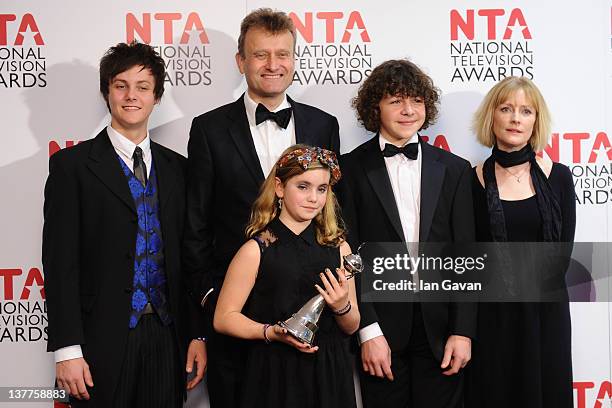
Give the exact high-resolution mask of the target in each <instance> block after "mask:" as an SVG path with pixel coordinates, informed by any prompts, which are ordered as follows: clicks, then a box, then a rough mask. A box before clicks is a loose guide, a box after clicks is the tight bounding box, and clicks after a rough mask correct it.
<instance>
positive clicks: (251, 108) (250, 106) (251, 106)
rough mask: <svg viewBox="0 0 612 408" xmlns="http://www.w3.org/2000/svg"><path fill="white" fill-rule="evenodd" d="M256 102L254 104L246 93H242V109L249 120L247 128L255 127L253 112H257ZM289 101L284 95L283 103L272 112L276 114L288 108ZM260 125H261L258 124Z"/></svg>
mask: <svg viewBox="0 0 612 408" xmlns="http://www.w3.org/2000/svg"><path fill="white" fill-rule="evenodd" d="M257 105H259V104H258V103H257V102H255V101H254V100H253V99H252V98H251V97H250V96H249V93H248V92H245V93H244V107H245V109H246V114H247V119H248V120H249V126H251V127H253V126H257V125H256V124H255V110H257ZM290 107H291V105H290V104H289V100H288V99H287V94H285V95H284V98H283V101H282V102H281V104H280V105H278V106H277V107H276V109H274V110H273V111H272V112H278V111H279V110H281V109H286V108H290ZM260 125H261V123H260Z"/></svg>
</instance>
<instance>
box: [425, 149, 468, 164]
mask: <svg viewBox="0 0 612 408" xmlns="http://www.w3.org/2000/svg"><path fill="white" fill-rule="evenodd" d="M429 146H430V147H431V148H432V149H436V150H437V151H438V154H439V155H440V159H441V160H442V161H444V162H445V163H447V164H450V165H453V166H457V167H466V166H467V167H470V168H471V167H472V165H471V164H470V162H469V161H467V160H466V159H464V158H463V157H461V156H458V155H456V154H455V153H451V152H449V151H448V150H444V149H442V148H440V147H435V146H431V145H429Z"/></svg>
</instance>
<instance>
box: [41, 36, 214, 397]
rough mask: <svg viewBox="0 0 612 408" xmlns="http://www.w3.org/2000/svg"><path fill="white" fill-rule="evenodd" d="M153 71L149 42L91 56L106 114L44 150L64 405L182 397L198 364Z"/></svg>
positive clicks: (52, 345)
mask: <svg viewBox="0 0 612 408" xmlns="http://www.w3.org/2000/svg"><path fill="white" fill-rule="evenodd" d="M164 75H165V68H164V61H163V59H162V58H161V57H160V56H159V55H158V54H157V53H156V52H155V51H154V50H153V48H151V47H150V46H148V45H145V44H138V43H135V42H134V43H131V44H129V45H128V44H124V43H121V44H118V45H117V46H115V47H111V48H110V49H109V50H108V51H107V53H106V54H105V55H104V57H103V58H102V60H101V61H100V91H101V93H102V96H103V97H104V99H105V101H106V105H107V107H108V108H109V111H110V114H111V123H110V125H109V126H107V127H106V128H105V129H103V130H102V131H101V132H100V133H99V134H98V135H97V136H96V137H95V138H94V139H92V140H88V141H86V142H83V143H80V144H78V145H76V146H74V147H71V148H68V149H64V150H61V151H59V152H57V153H56V154H54V155H53V156H52V157H51V158H50V160H49V177H48V179H47V183H46V186H45V204H44V216H45V222H44V228H43V248H42V258H43V267H44V272H45V293H46V296H47V308H48V317H49V328H48V329H49V332H48V335H49V336H48V344H47V349H48V351H53V352H54V355H55V361H56V379H57V384H58V386H59V387H61V388H63V389H65V390H66V391H68V392H69V393H70V395H71V404H72V405H73V406H74V407H80V406H86V407H104V408H106V407H114V408H117V407H126V408H127V407H159V408H168V407H181V406H182V403H183V400H184V396H185V382H186V381H185V380H186V375H185V367H187V371H189V372H191V371H193V370H194V362H195V364H196V365H197V374H196V376H195V378H193V379H192V380H191V381H190V382H189V383H188V385H187V388H188V389H191V388H193V387H194V386H195V385H196V384H197V383H198V382H200V381H201V379H202V377H203V375H204V368H205V364H206V361H205V359H206V354H205V345H204V342H203V341H201V340H197V339H194V337H193V334H190V333H193V331H194V329H195V326H196V325H195V322H196V321H197V314H196V309H195V307H193V305H192V306H191V308H190V306H189V305H190V303H189V302H187V300H186V299H187V296H186V289H185V280H184V278H183V276H182V273H181V239H182V236H183V226H184V223H185V218H184V217H185V180H184V178H185V164H186V163H185V158H183V157H182V156H180V155H179V154H177V153H175V152H173V151H171V150H169V149H167V148H165V147H163V146H161V145H158V144H157V143H155V142H153V141H151V140H150V139H149V135H148V131H147V122H148V119H149V116H150V114H151V112H152V110H153V107H154V105H155V104H157V103H158V102H159V101H160V99H161V97H162V94H163V92H164ZM76 103H78V101H77V102H76ZM191 339H193V340H191ZM189 340H191V341H189ZM94 384H95V385H94Z"/></svg>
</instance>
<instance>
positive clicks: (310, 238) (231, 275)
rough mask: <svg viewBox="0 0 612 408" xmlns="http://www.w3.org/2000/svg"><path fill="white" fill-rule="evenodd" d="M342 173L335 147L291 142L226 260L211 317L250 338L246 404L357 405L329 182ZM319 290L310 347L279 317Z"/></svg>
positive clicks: (353, 316) (340, 239) (355, 321)
mask: <svg viewBox="0 0 612 408" xmlns="http://www.w3.org/2000/svg"><path fill="white" fill-rule="evenodd" d="M339 178H340V169H339V167H338V162H337V160H336V156H335V154H334V153H333V152H331V151H328V150H324V149H320V148H312V147H308V146H304V145H296V146H292V147H290V148H289V149H287V150H286V151H285V152H284V153H283V155H282V156H281V158H280V159H279V160H278V162H277V163H276V165H275V166H274V169H273V170H272V172H271V173H270V175H269V176H268V178H267V179H266V181H265V182H264V185H263V186H262V190H261V193H260V195H259V197H258V198H257V200H256V201H255V204H254V205H253V211H252V214H251V220H250V223H249V225H248V227H247V237H248V238H251V239H249V240H248V241H247V242H246V243H245V244H244V245H243V246H242V248H240V250H239V251H238V253H237V254H236V256H235V257H234V259H233V260H232V263H231V264H230V266H229V268H228V271H227V275H226V277H225V281H224V282H223V287H222V289H221V293H220V295H219V301H218V303H217V308H216V311H215V317H214V327H215V330H217V331H219V332H221V333H224V334H228V335H231V336H235V337H238V338H242V339H247V340H250V341H249V353H248V360H247V364H246V370H245V373H244V378H243V387H242V390H241V391H240V393H241V395H240V399H241V401H242V402H241V406H242V407H292V408H293V407H296V408H300V407H304V408H310V407H312V408H325V407H329V408H332V407H334V408H335V407H348V408H351V407H355V405H356V404H355V390H354V386H353V374H352V361H351V356H350V353H349V349H348V340H349V336H350V335H351V334H352V333H354V332H355V330H357V328H358V326H359V320H360V316H359V311H358V308H357V301H356V297H355V286H354V281H353V280H347V279H346V277H345V275H344V270H343V269H340V265H341V263H340V259H341V256H344V255H347V254H349V253H350V252H351V249H350V247H349V245H348V244H347V243H346V242H345V241H344V230H343V229H342V228H341V227H340V226H339V223H338V220H337V215H336V208H337V204H336V199H335V197H334V194H333V192H332V190H331V185H333V184H335V183H336V182H337V181H338V179H339ZM330 269H331V270H335V271H336V274H337V278H336V276H335V275H334V274H332V273H331V271H330ZM317 292H318V293H320V294H321V295H322V296H323V298H324V299H325V302H326V304H327V307H326V308H325V309H324V311H323V314H322V315H321V318H320V320H319V323H318V325H319V329H318V331H317V332H316V336H315V339H314V345H313V346H310V345H308V344H305V343H302V342H300V341H298V340H297V339H295V338H294V337H292V336H291V335H290V334H288V333H287V331H286V330H285V329H283V328H282V327H280V326H279V325H278V324H276V323H277V322H279V321H282V320H285V319H287V318H289V317H291V315H292V314H293V313H295V312H297V311H298V310H299V309H300V307H301V306H302V305H304V304H305V303H306V302H307V301H308V300H309V299H310V298H312V297H313V296H314V295H316V294H317Z"/></svg>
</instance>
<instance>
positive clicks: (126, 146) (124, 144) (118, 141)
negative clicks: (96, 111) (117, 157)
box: [106, 125, 151, 159]
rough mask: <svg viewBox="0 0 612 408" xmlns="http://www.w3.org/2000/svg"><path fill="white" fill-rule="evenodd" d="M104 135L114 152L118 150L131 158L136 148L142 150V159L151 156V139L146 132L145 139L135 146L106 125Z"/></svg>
mask: <svg viewBox="0 0 612 408" xmlns="http://www.w3.org/2000/svg"><path fill="white" fill-rule="evenodd" d="M106 133H107V134H108V137H109V139H110V141H111V144H112V145H113V147H114V148H115V150H118V151H119V152H121V153H122V154H123V155H124V156H126V157H129V158H132V156H133V155H134V150H135V149H136V146H138V147H140V148H141V149H142V153H143V159H145V158H146V157H147V156H148V155H149V154H151V139H150V138H149V131H147V137H145V138H144V140H143V141H142V142H140V143H138V145H136V144H135V143H134V142H132V141H131V140H130V139H128V138H127V137H125V136H123V135H122V134H121V133H119V132H118V131H117V130H115V129H114V128H113V127H112V126H111V125H108V126H107V127H106Z"/></svg>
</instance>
